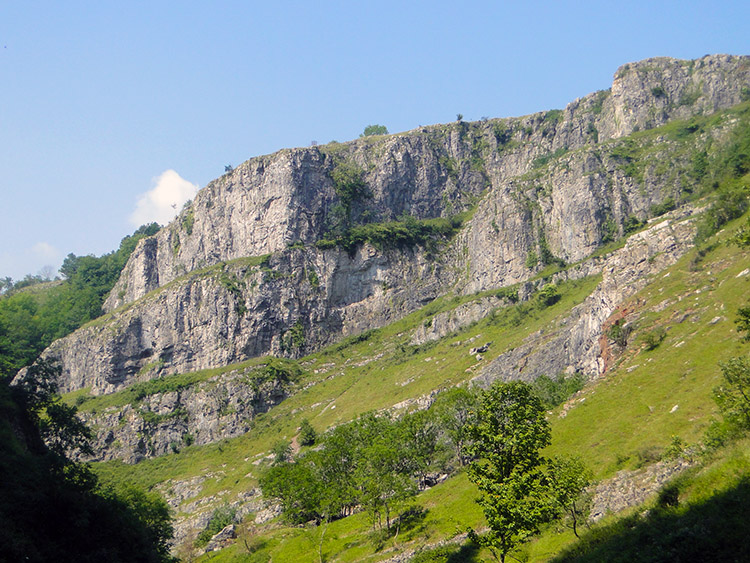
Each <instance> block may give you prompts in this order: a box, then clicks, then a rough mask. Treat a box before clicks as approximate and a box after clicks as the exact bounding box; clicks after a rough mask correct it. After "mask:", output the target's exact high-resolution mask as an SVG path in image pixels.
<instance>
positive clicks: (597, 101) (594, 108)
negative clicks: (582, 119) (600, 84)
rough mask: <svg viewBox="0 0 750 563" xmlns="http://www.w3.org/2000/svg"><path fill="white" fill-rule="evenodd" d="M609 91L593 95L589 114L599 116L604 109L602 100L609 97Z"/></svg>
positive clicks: (600, 91) (601, 91)
mask: <svg viewBox="0 0 750 563" xmlns="http://www.w3.org/2000/svg"><path fill="white" fill-rule="evenodd" d="M610 93H611V92H610V91H609V90H599V91H598V92H597V93H596V94H595V96H596V97H595V98H594V102H593V103H592V104H591V113H593V114H594V115H599V114H600V113H601V112H602V108H603V107H604V100H606V99H607V97H608V96H609V95H610Z"/></svg>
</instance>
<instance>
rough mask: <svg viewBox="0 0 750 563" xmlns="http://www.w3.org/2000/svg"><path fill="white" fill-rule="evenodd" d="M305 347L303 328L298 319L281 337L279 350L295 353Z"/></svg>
mask: <svg viewBox="0 0 750 563" xmlns="http://www.w3.org/2000/svg"><path fill="white" fill-rule="evenodd" d="M304 347H305V327H304V325H303V324H302V321H301V320H300V319H298V320H297V322H295V323H294V324H293V325H292V326H291V327H289V330H287V331H286V332H284V333H283V334H282V336H281V349H282V350H283V351H284V352H296V351H299V350H301V349H302V348H304Z"/></svg>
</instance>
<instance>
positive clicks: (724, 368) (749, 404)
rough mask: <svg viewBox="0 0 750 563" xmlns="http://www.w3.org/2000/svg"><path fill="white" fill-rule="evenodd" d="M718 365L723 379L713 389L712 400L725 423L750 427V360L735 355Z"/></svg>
mask: <svg viewBox="0 0 750 563" xmlns="http://www.w3.org/2000/svg"><path fill="white" fill-rule="evenodd" d="M719 365H720V367H721V374H722V377H723V379H724V380H723V382H722V384H721V385H719V386H718V387H716V388H715V389H714V400H715V401H716V404H717V405H718V406H719V410H720V411H721V414H722V416H723V417H724V420H725V421H726V422H727V423H729V424H730V425H732V426H735V427H737V428H742V429H750V360H748V358H743V357H737V358H731V359H729V360H728V361H726V362H722V363H720V364H719Z"/></svg>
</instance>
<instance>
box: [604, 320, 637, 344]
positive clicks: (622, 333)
mask: <svg viewBox="0 0 750 563" xmlns="http://www.w3.org/2000/svg"><path fill="white" fill-rule="evenodd" d="M631 331H632V326H631V325H628V324H625V322H624V321H623V319H617V320H616V321H615V322H614V323H612V325H611V326H610V327H609V329H608V330H607V337H608V338H611V339H612V340H614V342H615V344H617V345H618V346H619V347H620V348H625V346H627V345H628V337H629V336H630V332H631Z"/></svg>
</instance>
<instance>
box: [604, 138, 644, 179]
mask: <svg viewBox="0 0 750 563" xmlns="http://www.w3.org/2000/svg"><path fill="white" fill-rule="evenodd" d="M611 155H612V157H613V158H614V159H616V160H619V161H620V169H621V170H622V171H623V173H624V174H625V175H626V176H630V177H631V178H633V179H634V180H637V181H640V180H642V179H643V171H642V169H641V161H640V157H641V147H640V146H639V145H638V144H637V143H636V142H635V141H634V140H633V139H632V138H630V137H625V139H623V140H622V141H620V142H619V143H617V144H616V145H615V146H614V147H613V148H612V152H611Z"/></svg>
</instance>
